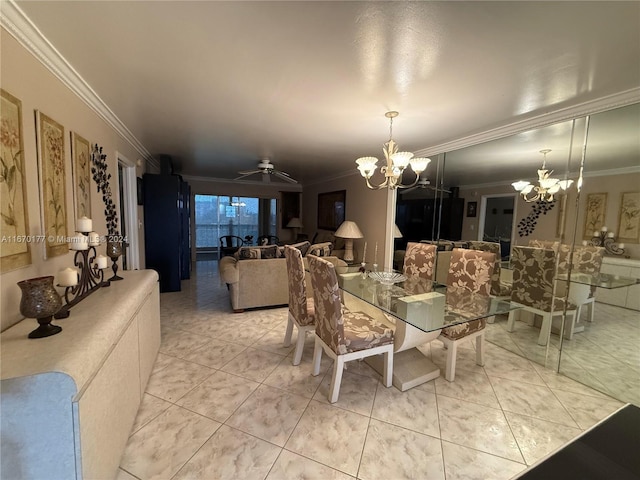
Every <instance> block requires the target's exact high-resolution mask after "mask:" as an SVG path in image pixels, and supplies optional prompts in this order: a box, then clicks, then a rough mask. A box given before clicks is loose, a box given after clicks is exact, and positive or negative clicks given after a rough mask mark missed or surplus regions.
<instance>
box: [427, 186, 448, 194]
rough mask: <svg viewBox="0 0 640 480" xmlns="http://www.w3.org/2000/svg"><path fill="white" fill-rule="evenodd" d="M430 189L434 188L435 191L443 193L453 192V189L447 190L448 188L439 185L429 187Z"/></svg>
mask: <svg viewBox="0 0 640 480" xmlns="http://www.w3.org/2000/svg"><path fill="white" fill-rule="evenodd" d="M427 188H428V189H429V190H433V191H434V192H442V193H451V190H447V189H446V188H438V187H432V186H428V187H427Z"/></svg>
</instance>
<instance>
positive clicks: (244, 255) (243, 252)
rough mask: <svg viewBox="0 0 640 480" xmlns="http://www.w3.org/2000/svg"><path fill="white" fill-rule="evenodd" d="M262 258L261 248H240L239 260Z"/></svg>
mask: <svg viewBox="0 0 640 480" xmlns="http://www.w3.org/2000/svg"><path fill="white" fill-rule="evenodd" d="M259 258H262V256H261V252H260V249H259V248H252V247H240V250H238V260H249V259H259Z"/></svg>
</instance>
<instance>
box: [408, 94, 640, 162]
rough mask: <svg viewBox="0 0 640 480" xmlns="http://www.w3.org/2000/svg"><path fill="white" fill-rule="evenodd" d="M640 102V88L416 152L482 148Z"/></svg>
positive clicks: (431, 152)
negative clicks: (495, 141)
mask: <svg viewBox="0 0 640 480" xmlns="http://www.w3.org/2000/svg"><path fill="white" fill-rule="evenodd" d="M638 102H640V87H635V88H631V89H629V90H626V91H624V92H619V93H614V94H612V95H608V96H606V97H602V98H599V99H597V100H592V101H588V102H584V103H581V104H579V105H575V106H572V107H567V108H561V109H559V110H554V111H553V112H550V113H543V114H540V115H536V116H534V117H531V118H528V119H526V120H521V121H517V122H513V123H510V124H509V125H504V126H502V127H497V128H493V129H491V130H487V131H484V132H482V133H476V134H473V135H468V136H466V137H462V138H459V139H456V140H452V141H450V142H445V143H441V144H439V145H434V146H432V147H427V148H424V149H422V150H418V151H417V152H415V154H416V156H420V157H423V156H425V157H428V156H430V155H436V154H440V153H443V152H452V151H454V150H459V149H461V148H466V147H470V146H473V145H478V144H480V143H485V142H489V141H491V140H496V139H498V138H503V137H508V136H510V135H515V134H517V133H522V132H526V131H528V130H534V129H536V128H542V127H546V126H549V125H553V124H555V123H559V122H563V121H567V120H573V119H574V118H580V117H585V116H587V115H592V114H595V113H600V112H604V111H606V110H611V109H613V108H619V107H624V106H626V105H631V104H633V103H638Z"/></svg>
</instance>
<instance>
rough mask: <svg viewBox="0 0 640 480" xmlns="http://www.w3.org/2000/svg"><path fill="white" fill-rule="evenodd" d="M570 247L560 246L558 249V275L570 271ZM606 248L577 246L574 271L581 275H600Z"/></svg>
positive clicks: (574, 254) (574, 255)
mask: <svg viewBox="0 0 640 480" xmlns="http://www.w3.org/2000/svg"><path fill="white" fill-rule="evenodd" d="M570 250H571V247H570V246H569V245H564V244H563V245H560V247H559V248H558V273H567V272H568V271H569V251H570ZM603 258H604V247H591V246H583V245H581V246H575V247H574V249H573V267H572V268H573V271H574V272H580V273H590V274H594V273H600V269H601V268H602V259H603Z"/></svg>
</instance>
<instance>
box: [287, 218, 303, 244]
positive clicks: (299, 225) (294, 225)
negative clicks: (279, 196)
mask: <svg viewBox="0 0 640 480" xmlns="http://www.w3.org/2000/svg"><path fill="white" fill-rule="evenodd" d="M286 228H293V239H294V240H296V239H297V238H298V229H299V228H302V222H301V221H300V219H299V218H298V217H293V218H292V219H291V220H289V223H287V227H286Z"/></svg>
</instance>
